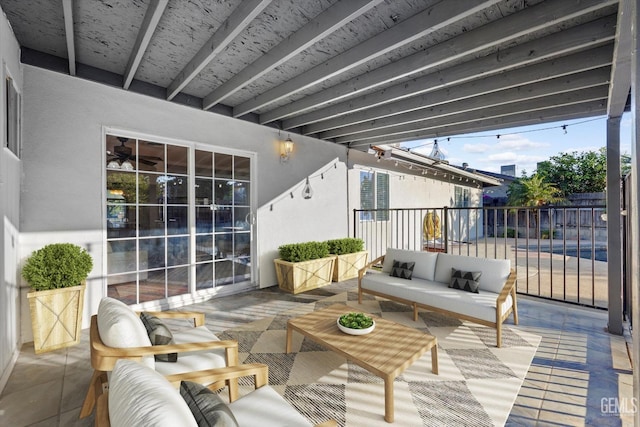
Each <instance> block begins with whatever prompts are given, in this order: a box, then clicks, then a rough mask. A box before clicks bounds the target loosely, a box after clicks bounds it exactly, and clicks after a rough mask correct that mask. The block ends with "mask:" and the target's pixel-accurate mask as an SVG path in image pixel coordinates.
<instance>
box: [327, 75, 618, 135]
mask: <svg viewBox="0 0 640 427" xmlns="http://www.w3.org/2000/svg"><path fill="white" fill-rule="evenodd" d="M607 94H608V87H607V85H606V84H604V85H601V86H597V87H592V88H588V89H584V90H576V91H572V92H566V93H561V94H556V95H550V96H545V97H541V98H535V99H527V100H524V101H516V102H510V103H504V104H499V105H494V106H491V107H487V108H482V109H478V110H473V111H464V112H460V113H458V112H456V113H453V114H449V115H446V116H438V117H435V118H427V119H424V120H421V121H416V122H413V123H409V124H402V125H397V126H390V127H386V128H382V129H376V130H372V131H368V132H361V133H358V134H354V135H348V136H344V137H339V138H335V139H334V141H335V142H337V143H341V144H344V143H350V142H354V141H357V142H361V141H366V140H379V139H380V138H383V139H384V138H387V137H390V138H395V137H397V136H398V135H403V134H413V133H415V132H417V131H423V130H427V129H434V128H436V127H441V126H447V125H456V124H461V123H469V122H473V121H475V120H482V119H488V118H496V117H502V116H509V115H512V114H517V113H522V112H528V111H543V110H546V109H549V108H555V107H560V106H570V105H573V104H580V103H585V102H589V101H596V100H600V101H602V102H604V103H605V105H606V98H607Z"/></svg>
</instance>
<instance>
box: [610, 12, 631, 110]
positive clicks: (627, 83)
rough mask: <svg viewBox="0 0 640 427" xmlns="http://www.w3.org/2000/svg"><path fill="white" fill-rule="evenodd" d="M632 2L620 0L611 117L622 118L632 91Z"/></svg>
mask: <svg viewBox="0 0 640 427" xmlns="http://www.w3.org/2000/svg"><path fill="white" fill-rule="evenodd" d="M631 16H632V0H620V5H619V6H618V25H617V26H616V43H615V49H614V51H613V69H612V70H611V85H610V90H609V102H608V104H607V114H608V116H609V117H620V116H622V113H624V109H625V107H626V106H627V99H628V98H629V91H630V90H631V51H632V45H633V43H632V38H631V34H632V29H631Z"/></svg>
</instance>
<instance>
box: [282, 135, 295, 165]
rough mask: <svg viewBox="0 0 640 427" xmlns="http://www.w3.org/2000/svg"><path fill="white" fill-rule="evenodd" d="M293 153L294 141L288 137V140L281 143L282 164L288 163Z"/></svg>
mask: <svg viewBox="0 0 640 427" xmlns="http://www.w3.org/2000/svg"><path fill="white" fill-rule="evenodd" d="M292 152H293V141H292V140H291V136H287V139H285V140H284V141H280V162H281V163H286V162H288V161H289V155H290V154H291V153H292Z"/></svg>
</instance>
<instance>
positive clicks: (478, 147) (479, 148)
mask: <svg viewBox="0 0 640 427" xmlns="http://www.w3.org/2000/svg"><path fill="white" fill-rule="evenodd" d="M490 148H491V146H490V145H488V144H464V145H463V146H462V151H464V152H467V153H486V152H487V151H489V149H490Z"/></svg>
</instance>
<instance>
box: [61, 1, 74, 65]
mask: <svg viewBox="0 0 640 427" xmlns="http://www.w3.org/2000/svg"><path fill="white" fill-rule="evenodd" d="M62 13H63V15H64V35H65V38H66V41H67V58H68V59H69V74H70V75H72V76H75V75H76V45H75V41H74V31H73V0H62Z"/></svg>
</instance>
